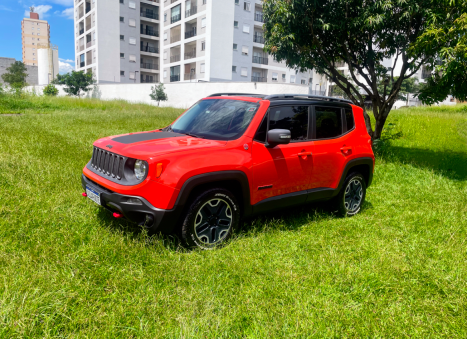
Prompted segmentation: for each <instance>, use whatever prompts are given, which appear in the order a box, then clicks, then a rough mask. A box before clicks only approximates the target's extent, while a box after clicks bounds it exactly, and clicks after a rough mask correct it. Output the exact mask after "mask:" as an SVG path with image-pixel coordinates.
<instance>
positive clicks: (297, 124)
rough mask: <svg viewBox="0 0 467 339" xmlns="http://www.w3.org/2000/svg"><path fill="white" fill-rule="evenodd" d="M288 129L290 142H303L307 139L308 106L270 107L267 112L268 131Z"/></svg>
mask: <svg viewBox="0 0 467 339" xmlns="http://www.w3.org/2000/svg"><path fill="white" fill-rule="evenodd" d="M272 129H288V130H290V132H291V134H292V139H291V141H303V140H307V138H308V106H279V107H271V109H270V112H269V130H272Z"/></svg>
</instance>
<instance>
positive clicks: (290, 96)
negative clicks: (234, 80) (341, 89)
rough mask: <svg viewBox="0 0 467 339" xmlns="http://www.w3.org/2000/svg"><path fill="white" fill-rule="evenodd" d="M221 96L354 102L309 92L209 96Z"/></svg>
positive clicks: (219, 94) (217, 95)
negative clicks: (309, 93)
mask: <svg viewBox="0 0 467 339" xmlns="http://www.w3.org/2000/svg"><path fill="white" fill-rule="evenodd" d="M220 96H244V97H253V98H261V99H263V100H270V101H272V100H294V99H295V100H303V99H310V100H319V101H330V102H342V103H346V104H352V101H350V100H347V99H341V98H334V97H326V96H322V95H308V94H272V95H263V94H250V93H216V94H211V95H210V96H209V97H220Z"/></svg>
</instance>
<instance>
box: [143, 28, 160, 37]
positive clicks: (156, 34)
mask: <svg viewBox="0 0 467 339" xmlns="http://www.w3.org/2000/svg"><path fill="white" fill-rule="evenodd" d="M140 33H141V34H144V35H149V36H154V37H157V38H158V37H159V32H158V31H155V30H154V29H147V28H146V29H141V30H140Z"/></svg>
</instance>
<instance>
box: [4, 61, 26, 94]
mask: <svg viewBox="0 0 467 339" xmlns="http://www.w3.org/2000/svg"><path fill="white" fill-rule="evenodd" d="M27 76H28V74H27V68H26V65H25V64H23V63H22V62H21V61H15V62H14V63H13V64H11V65H10V67H7V69H6V73H4V74H2V79H3V81H5V82H6V83H7V84H9V85H10V87H11V88H13V89H15V90H21V89H22V88H23V87H25V86H26V85H27V83H26V78H27Z"/></svg>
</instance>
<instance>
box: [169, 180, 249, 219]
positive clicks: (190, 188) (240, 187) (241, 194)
mask: <svg viewBox="0 0 467 339" xmlns="http://www.w3.org/2000/svg"><path fill="white" fill-rule="evenodd" d="M214 187H220V188H225V189H227V190H229V191H230V192H232V194H234V195H235V197H236V198H237V200H238V202H239V204H240V206H241V208H242V212H243V213H242V214H243V216H248V215H250V214H251V205H250V185H249V182H248V177H247V175H246V174H245V173H244V172H242V171H219V172H210V173H204V174H199V175H196V176H193V177H191V178H189V179H188V180H187V181H185V183H184V184H183V186H182V188H181V189H180V193H179V195H178V198H177V201H176V202H175V204H176V205H177V206H186V205H187V203H189V202H190V201H191V199H193V197H194V196H196V195H197V194H199V193H200V192H202V191H204V190H206V189H209V188H214Z"/></svg>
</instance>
